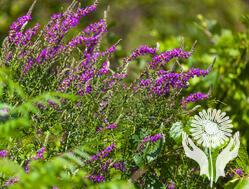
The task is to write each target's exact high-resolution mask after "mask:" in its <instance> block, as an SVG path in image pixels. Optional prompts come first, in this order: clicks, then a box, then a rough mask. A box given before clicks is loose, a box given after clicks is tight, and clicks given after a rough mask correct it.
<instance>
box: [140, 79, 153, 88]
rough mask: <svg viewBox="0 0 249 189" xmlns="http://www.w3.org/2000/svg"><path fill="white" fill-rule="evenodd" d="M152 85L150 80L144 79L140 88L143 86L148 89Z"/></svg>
mask: <svg viewBox="0 0 249 189" xmlns="http://www.w3.org/2000/svg"><path fill="white" fill-rule="evenodd" d="M150 83H151V80H150V79H142V80H141V81H140V86H142V87H148V86H149V85H150Z"/></svg>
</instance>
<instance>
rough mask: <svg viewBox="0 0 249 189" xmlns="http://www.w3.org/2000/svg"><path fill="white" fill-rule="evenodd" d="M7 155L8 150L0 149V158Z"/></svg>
mask: <svg viewBox="0 0 249 189" xmlns="http://www.w3.org/2000/svg"><path fill="white" fill-rule="evenodd" d="M7 156H8V151H7V150H1V151H0V158H5V157H7Z"/></svg>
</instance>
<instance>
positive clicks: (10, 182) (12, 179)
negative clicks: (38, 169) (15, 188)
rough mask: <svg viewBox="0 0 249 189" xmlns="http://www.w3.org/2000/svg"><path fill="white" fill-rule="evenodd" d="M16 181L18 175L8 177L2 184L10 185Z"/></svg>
mask: <svg viewBox="0 0 249 189" xmlns="http://www.w3.org/2000/svg"><path fill="white" fill-rule="evenodd" d="M18 181H19V178H18V177H12V178H9V179H8V180H7V181H6V182H5V183H4V186H11V185H13V184H15V183H17V182H18Z"/></svg>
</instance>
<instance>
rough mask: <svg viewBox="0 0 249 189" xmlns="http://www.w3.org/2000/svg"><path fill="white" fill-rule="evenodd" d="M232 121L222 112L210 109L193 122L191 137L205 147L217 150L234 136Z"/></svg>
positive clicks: (196, 117) (200, 113)
mask: <svg viewBox="0 0 249 189" xmlns="http://www.w3.org/2000/svg"><path fill="white" fill-rule="evenodd" d="M231 122H232V121H231V120H230V119H229V117H228V116H226V113H225V112H221V110H216V109H211V108H209V109H208V110H207V111H206V110H203V111H202V112H199V115H195V116H194V119H192V121H191V129H190V131H191V135H192V137H193V138H194V139H195V140H196V141H197V143H198V144H200V145H203V147H208V148H210V147H211V148H216V147H218V146H220V145H222V144H224V142H225V141H227V140H228V139H229V137H231V136H232V134H231V133H232V129H231V128H232V127H233V125H232V124H231Z"/></svg>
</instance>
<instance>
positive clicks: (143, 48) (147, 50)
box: [125, 45, 157, 62]
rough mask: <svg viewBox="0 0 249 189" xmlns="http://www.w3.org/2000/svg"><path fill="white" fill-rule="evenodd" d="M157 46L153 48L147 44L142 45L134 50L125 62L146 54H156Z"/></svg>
mask: <svg viewBox="0 0 249 189" xmlns="http://www.w3.org/2000/svg"><path fill="white" fill-rule="evenodd" d="M156 51H157V49H156V48H151V47H148V46H146V45H142V46H141V47H139V48H137V49H136V50H134V51H133V52H132V54H131V56H129V57H128V58H126V59H125V62H129V61H132V60H135V59H136V58H137V57H139V56H144V55H156Z"/></svg>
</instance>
